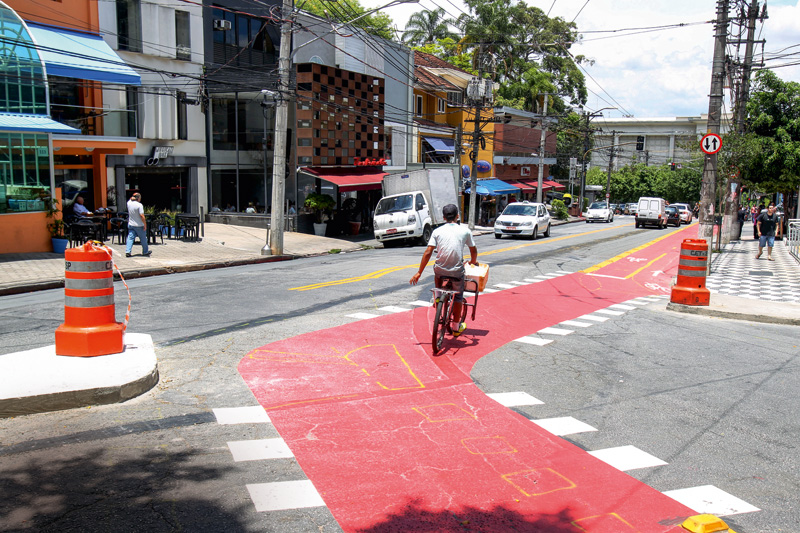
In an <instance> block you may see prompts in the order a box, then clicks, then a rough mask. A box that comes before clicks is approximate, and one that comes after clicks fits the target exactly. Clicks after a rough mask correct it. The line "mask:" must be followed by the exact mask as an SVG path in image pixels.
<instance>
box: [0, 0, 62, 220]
mask: <svg viewBox="0 0 800 533" xmlns="http://www.w3.org/2000/svg"><path fill="white" fill-rule="evenodd" d="M0 34H2V35H3V37H4V40H5V45H4V50H3V52H2V61H0V112H2V113H15V114H17V113H25V114H33V115H46V114H47V99H46V89H45V83H44V67H43V66H42V61H41V59H40V58H39V55H38V53H37V52H36V48H35V47H34V46H32V42H33V40H32V39H31V37H30V35H29V34H28V31H27V30H26V29H25V27H24V26H23V24H22V21H21V20H20V18H19V17H18V16H17V15H16V13H14V12H13V11H12V10H10V9H8V8H7V7H6V6H5V5H3V4H0ZM49 196H50V152H49V148H48V142H47V134H44V133H19V132H8V131H0V213H20V212H28V211H43V210H44V209H45V204H46V199H47V198H48V197H49Z"/></svg>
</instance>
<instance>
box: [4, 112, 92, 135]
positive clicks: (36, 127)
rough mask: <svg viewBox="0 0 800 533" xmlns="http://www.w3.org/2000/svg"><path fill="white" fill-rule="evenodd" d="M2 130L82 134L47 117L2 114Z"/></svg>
mask: <svg viewBox="0 0 800 533" xmlns="http://www.w3.org/2000/svg"><path fill="white" fill-rule="evenodd" d="M0 130H2V131H15V132H20V133H80V132H81V130H77V129H75V128H71V127H69V126H67V125H66V124H62V123H60V122H56V121H55V120H53V119H51V118H49V117H46V116H45V115H20V114H12V113H0Z"/></svg>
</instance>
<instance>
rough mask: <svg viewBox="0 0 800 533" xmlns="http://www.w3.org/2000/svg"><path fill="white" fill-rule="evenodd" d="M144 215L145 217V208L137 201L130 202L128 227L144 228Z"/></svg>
mask: <svg viewBox="0 0 800 533" xmlns="http://www.w3.org/2000/svg"><path fill="white" fill-rule="evenodd" d="M142 215H144V206H143V205H142V204H140V203H139V202H137V201H136V200H128V226H133V227H135V228H143V227H144V221H142Z"/></svg>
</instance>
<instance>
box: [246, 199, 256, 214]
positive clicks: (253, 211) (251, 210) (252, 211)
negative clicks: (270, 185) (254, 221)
mask: <svg viewBox="0 0 800 533" xmlns="http://www.w3.org/2000/svg"><path fill="white" fill-rule="evenodd" d="M244 212H245V213H255V212H256V208H255V207H253V202H250V204H249V205H248V206H247V209H245V210H244Z"/></svg>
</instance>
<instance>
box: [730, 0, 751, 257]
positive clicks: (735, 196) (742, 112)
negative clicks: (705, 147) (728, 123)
mask: <svg viewBox="0 0 800 533" xmlns="http://www.w3.org/2000/svg"><path fill="white" fill-rule="evenodd" d="M758 10H759V6H758V1H757V0H752V1H751V2H750V6H749V8H748V13H747V41H746V44H745V51H744V63H743V64H742V78H741V80H740V84H739V90H738V91H737V94H738V98H737V101H736V106H735V108H734V109H735V113H736V114H735V116H734V124H735V127H736V132H737V133H739V134H742V133H744V119H745V116H746V115H747V109H746V108H747V101H748V100H749V99H750V72H751V70H752V68H753V48H754V45H755V34H756V19H757V18H758ZM728 183H729V184H730V188H726V189H725V216H724V217H723V219H722V244H728V243H729V242H730V240H731V235H732V234H733V228H734V227H735V225H738V223H739V222H738V216H737V215H738V212H739V200H740V198H741V185H742V180H741V176H735V177H733V176H731V177H730V178H728Z"/></svg>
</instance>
